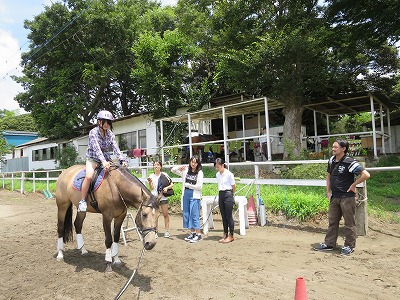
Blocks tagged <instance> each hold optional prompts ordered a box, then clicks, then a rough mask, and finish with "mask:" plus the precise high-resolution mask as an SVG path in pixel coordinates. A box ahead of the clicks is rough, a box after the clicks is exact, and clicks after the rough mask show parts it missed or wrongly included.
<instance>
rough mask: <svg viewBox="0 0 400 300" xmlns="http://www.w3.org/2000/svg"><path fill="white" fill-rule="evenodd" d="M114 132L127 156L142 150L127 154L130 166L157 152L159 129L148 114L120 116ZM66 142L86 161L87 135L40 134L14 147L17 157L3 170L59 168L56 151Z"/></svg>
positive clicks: (10, 160) (144, 160) (82, 160)
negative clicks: (52, 136)
mask: <svg viewBox="0 0 400 300" xmlns="http://www.w3.org/2000/svg"><path fill="white" fill-rule="evenodd" d="M113 132H114V134H115V136H116V140H117V143H118V145H119V147H120V149H121V151H122V152H123V153H124V154H125V155H128V154H133V153H138V151H133V150H134V149H140V151H139V153H140V154H141V155H139V156H137V157H134V156H131V157H128V163H129V165H130V166H131V167H134V166H139V165H142V164H144V163H147V160H148V158H149V157H151V156H154V155H157V152H158V150H157V129H156V124H155V123H154V122H153V121H152V120H151V118H150V115H149V114H147V113H142V114H135V115H130V116H125V117H122V118H118V119H116V120H115V121H114V122H113ZM67 145H71V146H73V147H74V148H75V149H76V151H77V152H78V162H80V163H84V162H85V159H86V158H85V154H86V149H87V145H88V135H84V136H80V137H77V138H74V139H71V140H50V139H48V138H45V137H40V138H36V139H34V140H31V141H29V142H25V143H22V144H19V145H17V146H16V147H15V148H14V156H13V157H10V158H9V159H7V160H6V162H5V163H4V164H3V166H2V172H15V171H32V170H39V169H41V170H52V169H57V168H58V163H57V162H56V161H55V160H56V153H57V151H59V150H61V149H62V148H63V147H66V146H67Z"/></svg>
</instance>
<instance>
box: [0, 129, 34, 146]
mask: <svg viewBox="0 0 400 300" xmlns="http://www.w3.org/2000/svg"><path fill="white" fill-rule="evenodd" d="M1 135H2V136H3V137H4V138H5V139H6V141H7V143H8V144H9V145H11V146H18V145H21V144H24V143H26V142H29V141H32V140H34V139H37V138H38V137H39V134H38V133H37V132H25V131H3V132H2V133H1Z"/></svg>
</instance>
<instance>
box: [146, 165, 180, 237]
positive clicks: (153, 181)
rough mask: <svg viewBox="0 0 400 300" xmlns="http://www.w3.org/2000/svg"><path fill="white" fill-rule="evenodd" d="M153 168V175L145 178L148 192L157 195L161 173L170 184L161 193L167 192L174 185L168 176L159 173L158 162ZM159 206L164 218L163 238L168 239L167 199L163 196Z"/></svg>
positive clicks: (160, 167) (160, 166)
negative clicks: (147, 183)
mask: <svg viewBox="0 0 400 300" xmlns="http://www.w3.org/2000/svg"><path fill="white" fill-rule="evenodd" d="M153 168H154V173H153V174H150V176H149V177H148V178H147V181H148V182H149V185H150V190H151V192H152V194H153V195H158V194H159V191H158V180H159V179H160V176H161V173H162V174H163V175H165V176H166V177H167V178H168V180H169V182H170V184H169V185H168V186H164V187H162V192H164V193H165V192H167V190H169V189H170V188H172V186H173V185H174V183H173V182H172V180H171V178H169V176H168V174H166V173H164V172H161V169H162V163H161V162H159V161H156V162H154V164H153ZM160 206H161V212H162V214H163V216H164V225H165V232H164V237H165V238H169V237H170V234H169V215H168V198H167V197H165V196H163V197H162V198H161V200H160ZM156 232H158V222H157V228H156ZM156 237H157V233H156Z"/></svg>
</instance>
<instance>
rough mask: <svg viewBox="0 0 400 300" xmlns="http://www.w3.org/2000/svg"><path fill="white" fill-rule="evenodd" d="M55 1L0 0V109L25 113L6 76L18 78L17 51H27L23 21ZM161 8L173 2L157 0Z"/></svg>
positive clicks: (17, 88) (13, 84) (15, 85)
mask: <svg viewBox="0 0 400 300" xmlns="http://www.w3.org/2000/svg"><path fill="white" fill-rule="evenodd" d="M56 1H57V0H0V109H7V110H18V111H19V112H20V113H25V111H24V110H23V109H22V108H20V107H19V105H18V102H16V101H15V100H14V97H15V96H16V95H17V94H18V93H19V92H22V91H23V89H22V87H21V86H20V85H19V84H18V83H16V82H14V81H13V80H12V79H11V77H10V76H13V75H14V76H15V75H16V76H20V75H21V74H22V73H21V70H22V68H21V67H20V65H19V63H20V60H21V52H24V51H27V50H28V45H29V43H28V38H27V35H28V31H27V30H26V29H24V20H32V19H33V17H34V16H36V15H38V14H40V13H41V12H42V11H43V10H44V7H45V6H46V5H51V4H52V2H53V3H54V2H56ZM160 1H161V3H162V4H163V5H175V4H176V2H177V0H160Z"/></svg>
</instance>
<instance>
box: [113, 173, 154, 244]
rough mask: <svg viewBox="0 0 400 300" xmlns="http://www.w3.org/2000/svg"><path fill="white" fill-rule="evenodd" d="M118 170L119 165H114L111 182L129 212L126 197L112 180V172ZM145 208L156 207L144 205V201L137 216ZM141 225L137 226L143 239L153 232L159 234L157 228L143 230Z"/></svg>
mask: <svg viewBox="0 0 400 300" xmlns="http://www.w3.org/2000/svg"><path fill="white" fill-rule="evenodd" d="M118 168H119V166H117V165H112V168H110V172H109V174H110V175H109V176H110V180H111V182H112V183H113V185H114V186H115V188H116V189H117V192H118V194H119V197H120V198H121V200H122V202H123V203H124V205H125V207H126V209H127V210H128V206H127V205H126V202H125V199H124V197H123V196H122V194H121V192H120V190H119V188H118V185H117V184H116V183H115V182H114V180H112V178H111V171H112V170H116V169H118ZM143 206H146V207H151V208H153V209H155V207H153V206H152V205H146V204H143V201H142V203H140V207H139V209H138V212H137V216H138V215H139V211H140V210H141V209H142V207H143ZM156 207H158V205H156ZM135 223H136V221H135ZM140 223H141V224H140V225H138V224H136V226H137V229H138V231H139V233H140V235H141V236H142V238H145V237H146V235H148V234H149V233H150V232H152V231H154V232H157V230H156V227H155V226H154V227H145V228H143V226H142V222H140Z"/></svg>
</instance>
